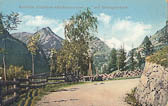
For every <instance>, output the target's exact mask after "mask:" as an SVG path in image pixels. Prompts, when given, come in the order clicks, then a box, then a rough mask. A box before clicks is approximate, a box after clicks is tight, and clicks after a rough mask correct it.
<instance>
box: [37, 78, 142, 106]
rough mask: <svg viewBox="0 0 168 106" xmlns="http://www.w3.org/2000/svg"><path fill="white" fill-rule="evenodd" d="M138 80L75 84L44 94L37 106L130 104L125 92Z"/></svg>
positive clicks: (119, 105)
mask: <svg viewBox="0 0 168 106" xmlns="http://www.w3.org/2000/svg"><path fill="white" fill-rule="evenodd" d="M138 82H139V79H127V80H113V81H106V82H94V83H89V84H82V85H74V86H71V87H67V88H65V89H61V90H59V91H58V92H53V93H50V94H49V95H46V96H44V97H43V98H42V100H41V101H39V102H38V103H37V106H129V105H128V104H127V103H125V102H124V97H125V96H126V95H125V94H126V93H128V92H130V90H131V89H132V88H134V87H136V86H137V84H138Z"/></svg>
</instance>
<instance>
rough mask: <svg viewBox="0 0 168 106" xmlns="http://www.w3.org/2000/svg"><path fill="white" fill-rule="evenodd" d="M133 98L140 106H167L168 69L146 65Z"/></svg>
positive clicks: (152, 64) (155, 65) (150, 64)
mask: <svg viewBox="0 0 168 106" xmlns="http://www.w3.org/2000/svg"><path fill="white" fill-rule="evenodd" d="M135 97H136V99H137V100H138V102H139V103H140V104H142V106H168V68H165V67H163V66H161V65H157V64H154V63H149V62H148V63H146V64H145V69H144V71H143V73H142V76H141V79H140V82H139V85H138V86H137V90H136V93H135Z"/></svg>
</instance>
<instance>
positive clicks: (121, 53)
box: [117, 46, 126, 70]
mask: <svg viewBox="0 0 168 106" xmlns="http://www.w3.org/2000/svg"><path fill="white" fill-rule="evenodd" d="M117 55H118V56H117V66H118V70H124V68H125V65H126V63H125V60H126V52H125V49H124V46H121V48H120V49H119V50H118V53H117Z"/></svg>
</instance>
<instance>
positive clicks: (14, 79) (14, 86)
mask: <svg viewBox="0 0 168 106" xmlns="http://www.w3.org/2000/svg"><path fill="white" fill-rule="evenodd" d="M13 81H14V82H16V78H13ZM13 88H14V89H16V84H14V85H13ZM13 95H14V96H16V92H14V93H13Z"/></svg>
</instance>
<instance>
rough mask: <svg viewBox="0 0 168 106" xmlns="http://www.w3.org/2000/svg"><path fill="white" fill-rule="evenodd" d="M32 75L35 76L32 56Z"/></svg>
mask: <svg viewBox="0 0 168 106" xmlns="http://www.w3.org/2000/svg"><path fill="white" fill-rule="evenodd" d="M32 75H34V56H33V55H32Z"/></svg>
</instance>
